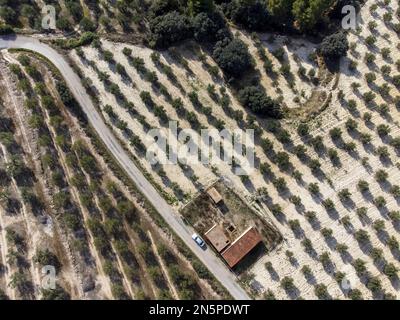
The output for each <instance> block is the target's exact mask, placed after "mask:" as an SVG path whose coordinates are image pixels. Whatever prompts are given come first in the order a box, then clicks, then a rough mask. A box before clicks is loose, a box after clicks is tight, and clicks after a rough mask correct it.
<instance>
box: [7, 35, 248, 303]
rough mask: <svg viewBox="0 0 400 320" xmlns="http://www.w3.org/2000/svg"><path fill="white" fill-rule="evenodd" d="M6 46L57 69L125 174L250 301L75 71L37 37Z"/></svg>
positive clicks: (238, 295) (11, 40) (12, 39)
mask: <svg viewBox="0 0 400 320" xmlns="http://www.w3.org/2000/svg"><path fill="white" fill-rule="evenodd" d="M9 48H19V49H28V50H32V51H35V52H37V53H40V54H41V55H43V56H45V57H46V58H47V59H49V60H50V61H51V62H52V63H53V64H54V65H55V66H56V67H57V68H58V69H59V70H60V72H61V74H62V75H63V77H64V79H65V81H66V82H67V84H68V86H69V88H70V90H71V92H72V94H73V95H74V97H75V98H76V100H77V101H78V102H79V103H80V105H81V107H82V109H83V111H84V112H85V113H86V115H87V118H88V120H89V122H90V124H91V125H92V126H93V127H94V129H95V130H96V131H97V134H98V135H99V137H100V138H101V139H102V140H103V142H104V144H105V145H106V146H107V148H108V149H109V151H110V152H111V153H112V154H113V156H114V157H115V159H116V160H117V161H118V162H119V164H120V165H121V167H122V168H124V169H125V171H126V173H127V174H128V175H129V177H130V178H131V179H132V181H133V182H134V183H135V184H136V186H137V187H138V188H139V190H140V191H141V192H142V193H143V195H144V196H145V197H146V198H147V199H148V200H149V201H150V202H151V203H152V204H153V206H154V207H155V208H156V209H157V211H158V212H159V213H160V214H161V216H162V217H163V218H164V220H165V221H166V222H167V223H168V225H169V226H170V227H171V228H172V229H173V230H174V231H175V233H176V234H177V235H179V236H180V237H181V238H182V240H183V241H184V242H185V243H186V245H187V246H188V247H189V248H190V249H191V250H192V252H194V253H195V254H196V256H197V257H198V258H199V259H200V260H201V261H202V262H203V263H204V264H205V265H206V266H207V268H208V269H209V270H210V271H211V272H212V273H213V274H214V276H215V277H216V278H217V279H218V280H219V281H220V282H221V283H222V284H223V285H224V286H225V288H226V289H227V290H228V291H229V293H230V294H231V295H232V297H233V298H235V299H237V300H249V299H250V297H249V296H248V295H247V293H246V292H245V291H244V290H243V288H241V287H240V285H239V284H238V283H237V281H236V277H235V275H234V274H233V273H231V272H230V271H229V270H228V269H227V267H226V266H225V265H224V264H223V263H222V261H221V260H220V259H219V258H218V257H217V256H215V254H214V253H213V252H212V251H211V250H205V251H203V250H202V249H200V248H199V247H198V246H197V245H196V243H195V242H194V241H193V240H192V238H191V235H192V233H193V230H192V229H191V228H190V227H189V226H187V225H185V224H184V223H183V222H182V220H181V218H180V217H179V215H178V214H177V213H175V212H174V210H173V209H172V208H171V207H170V205H169V204H168V203H167V202H166V201H165V200H164V199H163V198H162V197H161V196H160V195H159V194H158V192H157V191H156V189H155V188H154V187H153V186H152V184H151V183H150V182H149V181H147V179H146V178H145V177H144V176H143V174H142V173H141V171H140V170H139V169H138V168H137V167H136V165H135V164H134V162H133V161H132V160H131V159H130V158H129V156H128V154H127V153H126V152H125V150H124V149H123V148H122V146H121V145H120V144H119V142H118V141H117V140H116V138H115V137H114V135H113V134H112V132H111V131H110V129H109V128H108V127H107V126H106V125H105V123H104V122H103V120H102V117H101V116H100V115H99V113H98V112H97V110H96V108H95V106H94V105H93V103H92V101H91V99H90V97H89V96H88V95H87V93H86V90H85V89H84V88H83V86H82V84H81V80H80V78H79V77H78V76H77V75H76V74H75V72H74V71H73V69H72V68H71V67H70V66H69V64H68V63H67V61H66V60H65V59H64V58H63V56H62V55H60V54H59V53H58V52H57V51H55V50H54V49H52V48H51V47H49V46H48V45H46V44H43V43H41V42H40V41H39V40H38V39H35V38H31V37H25V36H6V37H0V50H1V49H9Z"/></svg>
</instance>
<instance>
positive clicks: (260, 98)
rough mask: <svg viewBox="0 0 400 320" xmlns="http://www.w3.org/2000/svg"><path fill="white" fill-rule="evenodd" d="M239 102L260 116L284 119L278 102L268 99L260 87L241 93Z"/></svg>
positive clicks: (244, 90) (247, 89)
mask: <svg viewBox="0 0 400 320" xmlns="http://www.w3.org/2000/svg"><path fill="white" fill-rule="evenodd" d="M239 101H240V102H241V103H242V104H243V105H244V106H245V107H246V108H248V109H250V110H251V111H252V112H254V113H255V114H257V115H259V116H266V117H272V118H277V119H279V118H282V117H283V112H282V108H281V106H280V105H279V103H278V102H276V101H274V100H272V99H271V98H270V97H268V96H267V95H266V94H265V92H264V91H263V90H262V89H260V88H259V87H254V86H250V87H246V88H244V89H242V90H240V91H239Z"/></svg>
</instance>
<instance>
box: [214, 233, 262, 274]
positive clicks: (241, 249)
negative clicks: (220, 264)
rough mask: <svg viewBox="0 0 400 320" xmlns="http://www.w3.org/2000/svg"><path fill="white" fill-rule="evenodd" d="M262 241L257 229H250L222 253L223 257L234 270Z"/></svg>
mask: <svg viewBox="0 0 400 320" xmlns="http://www.w3.org/2000/svg"><path fill="white" fill-rule="evenodd" d="M261 241H262V237H261V235H260V234H259V233H258V231H257V229H256V228H254V227H250V228H249V229H247V230H246V231H245V232H244V233H243V234H242V235H241V236H239V238H237V239H236V240H235V241H234V242H232V244H231V245H230V246H229V247H228V248H227V249H226V250H225V251H224V252H222V254H221V255H222V257H223V258H224V259H225V261H226V262H227V263H228V265H229V267H231V268H233V267H234V266H236V265H237V264H238V263H239V261H241V260H242V259H243V258H244V257H245V256H246V255H247V254H248V253H249V252H250V251H251V250H252V249H254V248H255V247H256V246H257V245H258V244H259V243H260V242H261Z"/></svg>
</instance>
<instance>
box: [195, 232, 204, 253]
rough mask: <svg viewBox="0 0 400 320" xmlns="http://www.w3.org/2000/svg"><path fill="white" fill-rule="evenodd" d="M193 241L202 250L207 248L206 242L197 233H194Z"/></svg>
mask: <svg viewBox="0 0 400 320" xmlns="http://www.w3.org/2000/svg"><path fill="white" fill-rule="evenodd" d="M192 239H193V240H194V241H195V242H196V243H197V245H198V246H199V247H200V248H202V249H204V248H205V247H206V242H205V241H204V240H203V239H202V238H201V237H200V236H199V235H198V234H197V233H193V235H192Z"/></svg>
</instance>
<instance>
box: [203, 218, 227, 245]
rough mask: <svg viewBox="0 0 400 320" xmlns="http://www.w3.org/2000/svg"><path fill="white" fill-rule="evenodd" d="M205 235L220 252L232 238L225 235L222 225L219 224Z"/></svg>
mask: <svg viewBox="0 0 400 320" xmlns="http://www.w3.org/2000/svg"><path fill="white" fill-rule="evenodd" d="M204 236H205V237H206V238H207V240H208V241H210V243H211V244H212V245H213V247H214V248H215V249H216V250H217V251H218V252H221V251H222V250H224V249H225V248H226V247H227V246H228V245H229V244H230V240H229V239H228V237H227V236H226V235H225V233H224V230H223V229H222V227H221V226H219V225H218V224H214V225H213V226H212V227H211V229H210V230H208V231H207V232H206V233H205V234H204Z"/></svg>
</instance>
